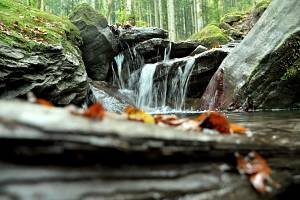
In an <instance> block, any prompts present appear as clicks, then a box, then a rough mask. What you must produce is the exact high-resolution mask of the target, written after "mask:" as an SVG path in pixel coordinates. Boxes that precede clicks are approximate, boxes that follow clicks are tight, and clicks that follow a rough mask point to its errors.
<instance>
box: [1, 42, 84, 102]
mask: <svg viewBox="0 0 300 200" xmlns="http://www.w3.org/2000/svg"><path fill="white" fill-rule="evenodd" d="M87 90H88V83H87V75H86V71H85V67H84V64H83V61H82V59H81V57H80V52H79V49H78V50H75V48H74V50H73V51H66V50H64V49H63V47H61V46H55V47H54V46H49V47H47V49H45V50H43V52H27V51H25V50H21V49H16V48H13V47H10V46H8V45H6V44H4V43H2V42H0V98H9V99H10V98H14V97H19V96H22V95H25V94H26V93H28V92H29V91H33V92H34V93H35V94H36V95H37V96H38V97H40V98H45V99H47V100H49V101H51V102H53V103H55V104H59V105H67V104H70V103H75V104H80V103H82V102H83V101H84V100H85V98H86V95H87Z"/></svg>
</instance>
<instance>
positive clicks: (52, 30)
mask: <svg viewBox="0 0 300 200" xmlns="http://www.w3.org/2000/svg"><path fill="white" fill-rule="evenodd" d="M0 16H2V17H1V20H0V23H1V25H0V26H1V27H2V28H1V29H0V40H1V41H4V42H6V43H8V44H10V45H12V46H17V47H20V48H23V49H27V50H31V49H40V50H42V49H43V48H45V47H47V46H48V45H49V44H53V45H63V46H64V47H67V48H68V50H72V49H70V48H71V47H72V45H71V43H72V42H75V40H78V39H79V31H78V29H77V28H76V27H75V26H74V25H73V24H72V23H71V22H70V21H69V20H68V19H66V18H65V17H58V16H55V15H52V14H49V13H45V12H42V11H40V10H38V9H35V8H32V7H28V6H24V5H23V4H21V3H18V2H15V1H11V0H1V2H0ZM70 36H72V38H70ZM70 40H73V41H70Z"/></svg>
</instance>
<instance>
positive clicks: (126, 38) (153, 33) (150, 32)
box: [118, 27, 168, 45]
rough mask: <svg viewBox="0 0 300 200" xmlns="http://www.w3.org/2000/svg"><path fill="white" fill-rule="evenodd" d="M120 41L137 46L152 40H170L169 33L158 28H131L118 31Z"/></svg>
mask: <svg viewBox="0 0 300 200" xmlns="http://www.w3.org/2000/svg"><path fill="white" fill-rule="evenodd" d="M118 33H119V39H120V41H122V42H126V43H128V44H131V45H132V44H137V43H139V42H144V41H146V40H149V39H152V38H162V39H166V38H168V32H167V31H165V30H163V29H160V28H157V27H131V28H128V29H121V30H118Z"/></svg>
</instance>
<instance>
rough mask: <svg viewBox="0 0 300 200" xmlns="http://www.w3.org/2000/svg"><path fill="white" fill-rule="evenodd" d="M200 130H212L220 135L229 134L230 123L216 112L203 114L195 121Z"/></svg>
mask: <svg viewBox="0 0 300 200" xmlns="http://www.w3.org/2000/svg"><path fill="white" fill-rule="evenodd" d="M195 120H196V121H198V122H199V123H200V124H199V126H200V127H202V128H208V129H214V130H217V131H219V132H220V133H224V134H230V123H229V120H228V119H227V118H226V116H225V115H224V114H222V113H218V112H205V113H203V114H201V115H200V116H199V117H197V118H196V119H195Z"/></svg>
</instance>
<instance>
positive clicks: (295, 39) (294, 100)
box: [200, 0, 300, 110]
mask: <svg viewBox="0 0 300 200" xmlns="http://www.w3.org/2000/svg"><path fill="white" fill-rule="evenodd" d="M299 9H300V2H299V1H296V0H294V1H279V0H274V1H272V3H271V5H270V6H269V8H268V9H267V10H266V11H265V13H264V15H263V16H262V17H261V18H260V20H259V21H258V23H257V24H256V25H255V26H254V28H253V30H252V31H251V32H250V33H249V34H248V35H247V37H246V38H245V39H244V40H243V41H242V43H241V44H240V45H239V46H238V47H237V48H235V49H234V50H233V51H232V52H231V54H230V55H229V56H228V57H227V58H226V59H225V60H224V62H223V63H222V65H221V66H220V68H219V70H218V72H217V73H216V74H215V75H214V77H213V79H212V80H211V82H210V84H209V86H208V88H207V89H206V92H205V94H204V96H203V98H202V100H201V103H200V107H201V108H202V109H208V108H209V107H211V108H221V109H226V108H228V107H229V106H232V107H233V108H238V107H243V108H244V109H246V110H247V109H249V108H248V107H249V106H251V107H252V108H254V109H255V108H291V107H299V105H300V104H299V102H300V99H299V90H298V88H299V86H300V85H299V77H300V75H299V59H300V54H299V48H300V46H299V44H300V42H299V41H300V37H299V36H300V28H299V27H300V22H299V20H295V18H296V16H297V15H298V11H299ZM274 10H276V15H275V13H274ZM266 23H268V26H265V24H266Z"/></svg>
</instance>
